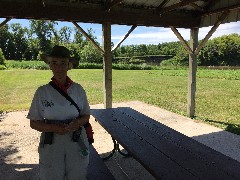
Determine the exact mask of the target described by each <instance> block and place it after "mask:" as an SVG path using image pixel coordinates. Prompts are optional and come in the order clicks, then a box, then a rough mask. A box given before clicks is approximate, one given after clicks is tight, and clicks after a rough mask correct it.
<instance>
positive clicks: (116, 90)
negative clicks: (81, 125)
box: [0, 69, 240, 134]
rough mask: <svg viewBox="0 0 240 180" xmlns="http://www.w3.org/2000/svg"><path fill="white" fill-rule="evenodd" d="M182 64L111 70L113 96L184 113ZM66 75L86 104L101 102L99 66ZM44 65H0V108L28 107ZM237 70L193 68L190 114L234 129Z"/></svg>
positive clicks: (239, 116) (43, 77)
mask: <svg viewBox="0 0 240 180" xmlns="http://www.w3.org/2000/svg"><path fill="white" fill-rule="evenodd" d="M187 74H188V72H187V70H121V71H120V70H113V102H122V101H131V100H139V101H142V102H145V103H148V104H152V105H156V106H159V107H161V108H164V109H167V110H170V111H172V112H175V113H178V114H182V115H186V104H187V81H188V77H187ZM69 76H70V77H71V78H72V79H73V80H75V81H76V82H78V83H80V84H82V85H83V87H84V88H85V90H86V92H87V95H88V99H89V102H90V104H96V103H103V73H102V70H99V69H98V70H96V69H91V70H86V69H78V70H71V71H69ZM51 77H52V74H51V72H50V71H49V70H17V69H14V70H3V71H0V82H1V86H0V112H3V111H16V110H28V108H29V106H30V103H31V100H32V97H33V94H34V92H35V90H36V89H37V87H38V86H40V85H43V84H46V83H48V82H49V80H50V78H51ZM239 79H240V70H204V69H199V70H198V73H197V92H196V117H195V119H197V120H201V121H205V122H207V123H210V124H212V125H214V126H217V127H220V128H223V129H226V130H228V131H230V132H234V133H236V134H240V108H239V104H238V102H239V100H240V93H239V89H240V81H239Z"/></svg>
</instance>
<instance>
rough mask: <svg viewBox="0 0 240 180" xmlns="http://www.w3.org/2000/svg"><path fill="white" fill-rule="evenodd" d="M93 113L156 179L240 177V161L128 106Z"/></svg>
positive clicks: (97, 110) (228, 179) (94, 110)
mask: <svg viewBox="0 0 240 180" xmlns="http://www.w3.org/2000/svg"><path fill="white" fill-rule="evenodd" d="M91 113H92V116H93V117H94V118H95V119H96V120H97V121H98V122H99V123H100V125H101V126H102V127H103V128H104V129H105V130H106V131H107V132H108V133H109V134H110V135H111V136H112V138H113V139H114V140H116V141H117V143H119V144H121V146H122V147H123V148H124V149H125V150H127V151H128V153H129V154H130V155H131V156H133V158H135V159H136V160H137V161H138V162H140V163H141V164H142V166H143V167H145V168H146V169H147V170H148V171H149V172H150V173H151V174H152V175H153V176H154V177H155V178H156V179H184V180H186V179H204V180H207V179H214V180H216V179H218V180H219V179H225V180H230V179H240V163H239V162H238V161H236V160H234V159H232V158H230V157H228V156H226V155H224V154H222V153H220V152H218V151H216V150H213V149H211V148H210V147H208V146H206V145H203V144H201V143H199V142H197V141H196V140H194V139H192V138H190V137H187V136H185V135H183V134H181V133H179V132H177V131H175V130H173V129H171V128H169V127H167V126H165V125H163V124H161V123H160V122H157V121H155V120H154V119H152V118H150V117H147V116H145V115H143V114H141V113H140V112H138V111H136V110H134V109H131V108H129V107H119V108H108V109H91Z"/></svg>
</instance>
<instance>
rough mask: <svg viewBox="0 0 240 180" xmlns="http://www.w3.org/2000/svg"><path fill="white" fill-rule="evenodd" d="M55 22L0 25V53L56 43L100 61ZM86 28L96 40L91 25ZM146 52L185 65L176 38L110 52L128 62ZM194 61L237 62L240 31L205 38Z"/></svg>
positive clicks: (37, 50)
mask: <svg viewBox="0 0 240 180" xmlns="http://www.w3.org/2000/svg"><path fill="white" fill-rule="evenodd" d="M57 24H58V23H57V22H55V21H40V20H30V27H29V28H26V27H22V26H21V24H19V23H12V24H10V25H8V24H6V25H4V26H3V27H2V28H1V29H0V56H1V54H2V56H3V57H4V58H5V59H8V60H40V58H39V57H40V56H39V55H40V54H41V53H50V52H49V51H50V50H51V47H53V46H54V45H55V44H59V45H63V46H66V47H67V48H69V49H70V52H71V56H72V57H74V58H76V59H78V60H80V62H87V63H102V56H101V54H100V53H99V51H98V50H97V49H96V48H95V47H94V46H93V45H92V43H91V42H89V41H88V40H87V39H86V38H85V37H84V36H83V35H82V34H81V33H80V32H79V31H78V30H77V29H76V28H70V27H67V26H64V27H62V28H61V29H60V30H57V29H56V25H57ZM87 31H88V34H89V35H90V37H91V38H92V39H94V40H96V37H95V35H94V31H93V29H88V30H87ZM113 45H114V44H113V43H112V46H113ZM149 55H165V56H171V57H172V58H170V59H168V60H167V61H163V62H162V64H163V65H164V64H166V65H188V53H187V51H186V50H185V49H184V47H183V46H182V45H181V43H180V42H168V43H159V44H158V45H153V44H149V45H146V44H140V45H127V46H120V47H119V48H117V49H116V50H115V51H114V52H113V58H119V57H127V58H126V59H128V60H130V61H131V62H133V61H135V62H137V60H133V59H131V57H137V56H149ZM1 59H3V58H0V63H1ZM130 61H129V62H126V61H123V62H121V63H130ZM139 62H142V61H139ZM197 62H198V65H201V66H222V65H224V66H228V65H229V66H239V65H240V35H239V34H231V35H224V36H221V37H218V38H214V39H212V40H209V41H208V42H207V44H206V46H205V47H204V48H203V49H202V50H201V51H200V52H199V54H198V56H197Z"/></svg>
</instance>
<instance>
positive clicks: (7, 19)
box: [0, 18, 12, 29]
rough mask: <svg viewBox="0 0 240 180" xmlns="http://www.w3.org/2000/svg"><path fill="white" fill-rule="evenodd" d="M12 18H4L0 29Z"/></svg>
mask: <svg viewBox="0 0 240 180" xmlns="http://www.w3.org/2000/svg"><path fill="white" fill-rule="evenodd" d="M11 19H12V18H6V19H5V20H4V21H3V22H2V23H1V24H0V29H1V28H2V27H3V26H4V25H5V24H7V22H8V21H10V20H11Z"/></svg>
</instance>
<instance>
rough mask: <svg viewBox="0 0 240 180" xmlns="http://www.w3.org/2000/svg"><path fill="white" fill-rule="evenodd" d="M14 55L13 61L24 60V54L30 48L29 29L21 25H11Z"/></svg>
mask: <svg viewBox="0 0 240 180" xmlns="http://www.w3.org/2000/svg"><path fill="white" fill-rule="evenodd" d="M10 27H11V31H12V39H11V40H12V47H11V48H12V53H11V59H23V57H24V52H25V51H26V49H27V47H28V39H27V33H28V29H27V28H22V26H21V24H20V23H15V24H11V25H10Z"/></svg>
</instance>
